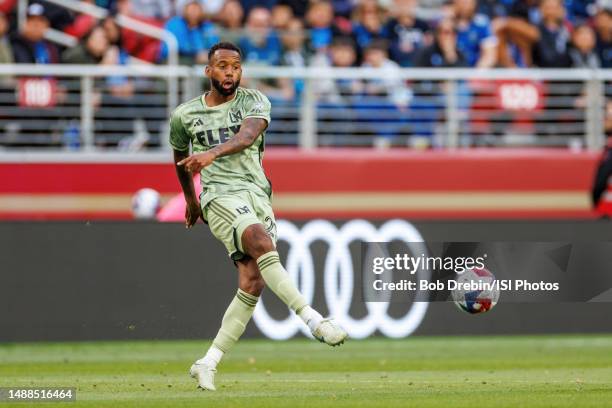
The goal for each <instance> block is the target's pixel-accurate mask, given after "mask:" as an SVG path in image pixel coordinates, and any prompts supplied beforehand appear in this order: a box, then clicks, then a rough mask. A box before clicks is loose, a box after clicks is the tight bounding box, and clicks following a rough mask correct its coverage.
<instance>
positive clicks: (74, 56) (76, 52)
mask: <svg viewBox="0 0 612 408" xmlns="http://www.w3.org/2000/svg"><path fill="white" fill-rule="evenodd" d="M109 48H110V43H109V41H108V38H107V37H106V31H105V30H104V28H103V27H102V26H101V25H98V26H95V27H94V28H93V29H91V30H90V31H89V33H87V34H85V36H83V39H82V40H81V42H80V43H79V45H77V46H76V47H72V48H69V49H67V50H66V51H64V52H63V53H62V62H66V63H68V64H94V65H95V64H99V63H100V62H101V61H102V59H103V58H104V56H105V54H106V53H107V51H108V50H109Z"/></svg>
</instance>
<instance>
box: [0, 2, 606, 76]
mask: <svg viewBox="0 0 612 408" xmlns="http://www.w3.org/2000/svg"><path fill="white" fill-rule="evenodd" d="M84 2H85V3H90V4H93V5H96V6H99V7H103V8H105V9H107V10H108V16H107V17H106V18H104V19H101V20H98V19H96V18H93V17H91V16H90V15H87V14H78V13H72V12H70V11H68V10H67V9H65V8H62V7H60V6H57V5H55V4H54V3H50V2H46V1H44V0H35V2H31V3H30V5H29V7H28V8H27V12H26V15H27V16H26V19H25V22H24V24H22V25H21V27H19V26H18V24H17V10H16V3H17V0H0V63H7V62H16V63H33V62H36V63H58V62H65V63H81V64H83V63H91V64H123V63H127V61H128V60H129V59H130V58H134V59H135V60H136V61H139V62H148V63H163V62H164V61H166V59H167V58H168V47H167V45H166V44H165V43H163V42H160V41H158V40H156V39H154V38H151V37H147V36H144V35H142V34H140V33H137V32H134V31H131V30H129V29H126V28H124V27H120V26H119V25H118V24H117V22H116V16H118V15H126V16H129V17H132V18H134V19H137V20H139V21H141V22H144V23H147V24H151V25H153V26H156V27H159V28H165V29H166V30H168V31H170V32H171V33H172V34H173V35H174V36H175V37H176V39H177V40H178V45H179V54H180V63H181V64H187V65H192V64H203V63H206V59H207V50H208V49H209V47H210V46H211V45H212V44H214V43H215V42H217V41H219V40H230V41H234V42H236V43H237V44H238V45H239V46H240V47H241V49H242V50H243V53H244V59H245V61H246V62H247V63H251V64H265V65H290V66H306V65H311V64H314V65H317V64H318V65H322V64H324V65H331V66H362V65H363V66H380V65H382V66H398V67H413V66H416V67H462V66H465V67H474V66H477V67H532V66H534V67H543V68H566V67H588V68H597V67H604V68H609V67H611V66H612V0H598V1H595V0H498V1H492V0H450V1H435V0H434V1H428V2H425V1H423V2H422V3H419V2H418V1H417V0H311V1H305V0H242V1H238V0H175V1H173V0H84ZM48 27H52V28H54V29H57V30H61V31H63V32H64V33H66V34H69V35H71V36H73V37H76V38H77V39H78V45H77V46H75V47H73V48H68V49H66V48H65V47H60V46H58V45H57V44H54V43H51V42H49V41H46V40H45V39H44V33H45V31H46V30H47V28H48Z"/></svg>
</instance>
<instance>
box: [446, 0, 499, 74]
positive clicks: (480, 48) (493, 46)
mask: <svg viewBox="0 0 612 408" xmlns="http://www.w3.org/2000/svg"><path fill="white" fill-rule="evenodd" d="M453 12H454V16H455V19H456V21H457V44H458V47H459V51H461V53H462V54H463V55H464V56H465V58H466V60H467V63H468V65H470V66H476V67H479V68H490V67H493V66H494V65H495V64H496V62H497V39H496V38H495V36H494V35H493V33H492V32H491V27H490V21H489V18H488V17H487V16H485V15H483V14H476V0H454V7H453Z"/></svg>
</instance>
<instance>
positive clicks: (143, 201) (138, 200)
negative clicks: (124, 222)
mask: <svg viewBox="0 0 612 408" xmlns="http://www.w3.org/2000/svg"><path fill="white" fill-rule="evenodd" d="M160 207H161V197H160V195H159V193H158V192H157V191H155V190H153V189H152V188H142V189H140V190H138V191H137V192H136V193H135V194H134V196H133V197H132V214H133V215H134V218H136V219H137V220H150V219H154V218H155V215H156V214H157V212H158V211H159V208H160Z"/></svg>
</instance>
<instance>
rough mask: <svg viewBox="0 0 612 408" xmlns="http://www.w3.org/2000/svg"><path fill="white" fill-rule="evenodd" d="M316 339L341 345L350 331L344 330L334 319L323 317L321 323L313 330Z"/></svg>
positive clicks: (333, 344) (332, 344) (331, 344)
mask: <svg viewBox="0 0 612 408" xmlns="http://www.w3.org/2000/svg"><path fill="white" fill-rule="evenodd" d="M312 335H313V336H314V337H315V339H317V340H319V341H320V342H321V343H325V344H329V345H330V346H334V347H335V346H339V345H340V344H342V343H344V340H346V338H347V337H348V333H347V332H346V331H344V329H343V328H342V327H340V326H339V325H338V324H337V323H336V322H334V321H333V319H323V320H321V323H319V325H318V326H317V327H315V329H314V330H313V331H312Z"/></svg>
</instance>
